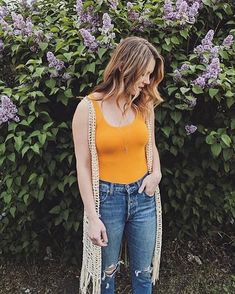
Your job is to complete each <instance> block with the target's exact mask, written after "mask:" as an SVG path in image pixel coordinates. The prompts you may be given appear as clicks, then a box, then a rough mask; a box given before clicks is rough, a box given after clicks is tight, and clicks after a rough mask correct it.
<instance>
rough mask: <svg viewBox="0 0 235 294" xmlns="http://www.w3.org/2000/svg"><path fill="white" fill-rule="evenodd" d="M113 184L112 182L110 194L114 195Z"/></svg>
mask: <svg viewBox="0 0 235 294" xmlns="http://www.w3.org/2000/svg"><path fill="white" fill-rule="evenodd" d="M113 186H114V184H113V183H110V187H109V188H110V195H113Z"/></svg>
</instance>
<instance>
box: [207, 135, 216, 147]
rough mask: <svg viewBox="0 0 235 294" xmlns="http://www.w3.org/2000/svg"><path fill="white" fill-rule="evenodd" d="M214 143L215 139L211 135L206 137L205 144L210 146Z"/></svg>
mask: <svg viewBox="0 0 235 294" xmlns="http://www.w3.org/2000/svg"><path fill="white" fill-rule="evenodd" d="M215 142H216V138H215V137H214V136H212V135H211V134H210V135H208V136H207V137H206V143H207V144H209V145H212V144H214V143H215Z"/></svg>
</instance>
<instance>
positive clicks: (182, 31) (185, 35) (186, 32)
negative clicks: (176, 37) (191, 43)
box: [179, 30, 189, 40]
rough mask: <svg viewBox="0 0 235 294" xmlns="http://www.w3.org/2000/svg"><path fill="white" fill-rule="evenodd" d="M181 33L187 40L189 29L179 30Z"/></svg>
mask: <svg viewBox="0 0 235 294" xmlns="http://www.w3.org/2000/svg"><path fill="white" fill-rule="evenodd" d="M179 33H180V35H181V36H182V37H183V38H184V39H185V40H187V38H188V35H189V33H188V31H186V30H179Z"/></svg>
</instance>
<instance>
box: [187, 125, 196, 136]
mask: <svg viewBox="0 0 235 294" xmlns="http://www.w3.org/2000/svg"><path fill="white" fill-rule="evenodd" d="M185 130H186V134H187V135H190V134H193V133H194V132H195V131H196V130H197V127H196V126H194V125H186V126H185Z"/></svg>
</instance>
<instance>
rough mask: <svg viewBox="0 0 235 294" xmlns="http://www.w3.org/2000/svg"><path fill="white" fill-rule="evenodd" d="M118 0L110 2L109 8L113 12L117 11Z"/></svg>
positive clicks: (109, 0) (110, 0)
mask: <svg viewBox="0 0 235 294" xmlns="http://www.w3.org/2000/svg"><path fill="white" fill-rule="evenodd" d="M118 2H119V1H118V0H108V3H109V7H110V8H111V9H113V10H116V9H117V7H118Z"/></svg>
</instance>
